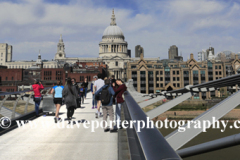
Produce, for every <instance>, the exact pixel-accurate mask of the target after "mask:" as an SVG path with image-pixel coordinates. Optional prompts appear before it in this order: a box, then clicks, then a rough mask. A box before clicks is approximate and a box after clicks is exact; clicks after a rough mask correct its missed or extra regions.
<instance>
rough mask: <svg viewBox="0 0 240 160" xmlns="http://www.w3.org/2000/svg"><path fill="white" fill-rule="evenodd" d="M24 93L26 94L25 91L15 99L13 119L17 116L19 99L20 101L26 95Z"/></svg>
mask: <svg viewBox="0 0 240 160" xmlns="http://www.w3.org/2000/svg"><path fill="white" fill-rule="evenodd" d="M24 95H25V93H23V94H20V95H19V97H18V98H17V100H16V101H15V104H14V107H13V110H12V116H11V119H13V118H15V113H16V107H17V104H18V101H19V100H20V98H22V96H24Z"/></svg>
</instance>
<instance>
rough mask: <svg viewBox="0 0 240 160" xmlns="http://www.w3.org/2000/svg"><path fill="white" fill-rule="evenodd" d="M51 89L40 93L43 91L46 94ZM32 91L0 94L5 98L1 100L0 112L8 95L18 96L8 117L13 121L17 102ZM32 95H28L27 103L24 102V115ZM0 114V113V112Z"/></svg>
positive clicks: (48, 88)
mask: <svg viewBox="0 0 240 160" xmlns="http://www.w3.org/2000/svg"><path fill="white" fill-rule="evenodd" d="M51 88H52V87H46V88H44V89H43V90H42V91H41V93H42V92H43V91H44V90H47V93H48V92H49V91H50V89H51ZM32 91H33V90H25V91H18V92H5V93H1V94H0V96H5V97H4V99H3V100H2V103H1V104H0V111H1V109H2V107H3V104H4V102H5V101H6V100H7V98H8V97H9V96H10V95H14V94H15V95H16V94H19V95H18V97H17V99H16V100H15V103H14V105H13V109H12V110H11V115H10V118H11V119H15V118H16V117H15V114H16V107H17V104H18V102H19V100H20V99H21V98H22V97H23V96H24V95H25V93H26V92H32ZM32 95H33V92H32V93H31V94H30V95H29V97H28V99H27V101H26V104H25V108H24V114H26V113H27V109H28V104H29V101H30V99H31V97H32ZM0 113H1V112H0Z"/></svg>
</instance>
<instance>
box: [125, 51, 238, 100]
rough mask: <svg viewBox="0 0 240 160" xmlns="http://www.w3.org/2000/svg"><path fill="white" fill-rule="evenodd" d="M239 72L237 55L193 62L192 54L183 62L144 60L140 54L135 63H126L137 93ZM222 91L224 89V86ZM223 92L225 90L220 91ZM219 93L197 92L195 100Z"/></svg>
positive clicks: (209, 79)
mask: <svg viewBox="0 0 240 160" xmlns="http://www.w3.org/2000/svg"><path fill="white" fill-rule="evenodd" d="M239 73H240V60H239V59H238V56H237V55H236V56H235V59H233V60H229V61H228V62H220V61H214V60H211V61H202V62H197V61H196V60H195V59H194V57H193V54H191V55H190V59H189V60H188V61H185V62H181V61H176V60H169V59H164V60H160V61H157V62H153V61H146V60H144V58H143V56H141V59H140V60H139V61H138V62H129V63H128V64H127V78H128V79H133V83H134V87H135V89H136V90H137V91H138V92H140V93H146V94H149V93H156V91H157V90H159V91H169V90H175V89H180V88H183V87H185V86H187V85H196V84H201V83H204V82H208V81H212V80H216V79H220V78H223V77H227V76H230V75H234V74H239ZM225 90H226V88H225ZM224 92H226V91H224ZM217 95H219V91H213V92H207V93H199V94H196V95H195V97H194V98H195V99H202V98H203V99H205V98H207V99H208V98H210V97H212V96H217Z"/></svg>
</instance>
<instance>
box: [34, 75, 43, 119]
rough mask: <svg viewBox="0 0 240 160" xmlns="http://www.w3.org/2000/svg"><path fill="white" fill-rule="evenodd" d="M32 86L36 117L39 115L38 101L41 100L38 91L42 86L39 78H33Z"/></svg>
mask: <svg viewBox="0 0 240 160" xmlns="http://www.w3.org/2000/svg"><path fill="white" fill-rule="evenodd" d="M32 88H33V92H34V102H35V113H36V116H37V117H38V116H39V106H40V103H41V100H42V95H41V92H40V91H41V90H43V89H44V87H43V85H42V83H41V82H40V81H39V80H37V79H35V80H34V84H33V85H32Z"/></svg>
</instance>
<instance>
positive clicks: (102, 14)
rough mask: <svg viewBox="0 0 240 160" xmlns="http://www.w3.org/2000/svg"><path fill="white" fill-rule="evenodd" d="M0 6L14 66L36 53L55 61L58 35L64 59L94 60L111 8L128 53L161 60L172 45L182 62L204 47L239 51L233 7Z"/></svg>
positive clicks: (71, 2)
mask: <svg viewBox="0 0 240 160" xmlns="http://www.w3.org/2000/svg"><path fill="white" fill-rule="evenodd" d="M0 5H1V6H2V7H3V9H2V10H1V11H0V13H1V14H2V15H4V16H1V17H0V27H1V30H0V37H1V38H0V43H8V44H9V45H12V46H13V60H32V59H33V60H36V58H37V55H38V52H39V49H41V54H42V58H43V59H49V60H50V59H54V55H55V53H56V52H57V43H58V40H59V36H60V34H62V35H63V40H64V43H65V48H66V55H67V57H97V56H98V55H99V51H98V44H99V42H100V41H101V38H102V34H103V31H104V29H105V28H106V27H107V26H109V23H110V18H111V11H112V9H113V8H114V10H115V15H116V23H117V25H118V26H119V27H120V28H121V29H122V31H123V33H124V36H125V40H126V41H127V42H128V46H129V47H128V48H129V49H131V50H132V53H134V52H135V46H136V45H141V46H142V47H143V48H144V52H145V57H160V58H161V59H164V58H168V48H169V47H170V46H171V45H176V46H177V47H178V48H179V53H181V52H182V55H183V57H184V60H186V59H187V57H188V56H189V54H190V53H194V57H195V58H196V59H197V53H198V52H199V51H201V50H202V49H207V48H208V47H209V43H211V44H212V46H213V47H214V48H215V49H216V53H218V52H220V51H223V50H231V51H233V52H235V53H237V52H239V51H240V47H238V46H239V45H238V42H239V37H240V36H239V33H238V31H239V29H238V28H237V26H238V24H239V20H238V19H237V17H238V16H239V13H240V12H239V10H240V5H239V2H237V1H230V2H227V1H207V0H202V1H197V2H196V1H189V0H182V1H174V0H172V1H148V2H145V1H125V0H124V1H121V3H120V4H119V3H117V2H112V1H111V2H110V1H104V0H100V1H77V0H68V1H60V0H59V1H44V0H36V1H34V2H32V1H30V0H12V1H5V0H3V1H2V2H0ZM143 22H144V23H143ZM22 54H24V57H23V56H22ZM25 57H28V58H25Z"/></svg>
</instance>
